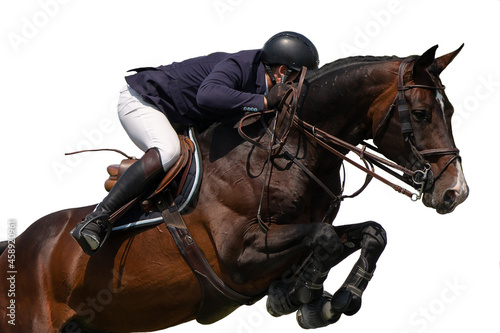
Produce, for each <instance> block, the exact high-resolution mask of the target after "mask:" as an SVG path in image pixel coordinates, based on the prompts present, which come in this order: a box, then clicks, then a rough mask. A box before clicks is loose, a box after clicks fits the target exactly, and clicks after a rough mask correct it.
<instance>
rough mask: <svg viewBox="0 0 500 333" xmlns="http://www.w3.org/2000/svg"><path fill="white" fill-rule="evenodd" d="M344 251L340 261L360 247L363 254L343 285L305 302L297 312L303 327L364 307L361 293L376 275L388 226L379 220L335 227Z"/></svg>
mask: <svg viewBox="0 0 500 333" xmlns="http://www.w3.org/2000/svg"><path fill="white" fill-rule="evenodd" d="M335 230H336V232H337V233H338V234H339V236H340V239H341V241H342V244H343V245H344V251H343V253H342V255H341V256H339V257H338V260H339V262H340V261H342V260H343V259H345V258H346V257H347V256H349V255H350V254H352V253H353V252H354V251H356V250H358V249H361V254H360V257H359V259H358V261H357V262H356V264H355V265H354V267H353V269H352V270H351V273H350V274H349V275H348V277H347V279H346V280H345V282H344V283H343V284H342V286H341V287H340V289H339V290H338V291H337V292H336V293H335V294H334V295H333V296H331V295H329V294H327V293H325V294H323V296H322V297H320V298H319V299H317V300H315V301H314V302H312V303H310V304H307V305H305V306H303V307H302V308H301V309H300V310H299V313H298V320H299V324H300V325H301V326H302V327H303V328H317V327H321V326H326V325H328V324H331V323H333V322H335V321H337V320H338V319H339V318H340V315H341V314H346V315H349V316H350V315H353V314H355V313H357V312H358V311H359V309H360V308H361V297H362V294H363V292H364V290H365V289H366V287H367V285H368V282H369V281H370V280H371V278H372V276H373V272H374V271H375V267H376V263H377V260H378V259H379V257H380V255H381V254H382V252H383V250H384V248H385V246H386V244H387V237H386V233H385V230H384V229H383V228H382V226H380V225H379V224H378V223H376V222H365V223H361V224H356V225H348V226H341V227H337V228H335Z"/></svg>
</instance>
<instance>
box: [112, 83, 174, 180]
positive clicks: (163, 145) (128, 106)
mask: <svg viewBox="0 0 500 333" xmlns="http://www.w3.org/2000/svg"><path fill="white" fill-rule="evenodd" d="M118 117H119V118H120V122H121V123H122V126H123V128H124V129H125V131H126V132H127V134H128V136H129V137H130V139H132V141H133V142H134V143H135V145H136V146H137V147H139V149H141V150H142V151H144V152H145V151H147V150H148V149H151V148H156V149H158V152H159V153H160V158H161V163H162V165H163V169H164V170H165V171H168V170H169V169H170V168H171V167H172V166H173V165H174V164H175V162H176V161H177V159H178V158H179V155H180V151H181V148H180V144H179V138H178V136H177V133H176V132H175V130H174V129H173V127H172V125H171V124H170V122H169V121H168V119H167V117H166V116H165V115H164V114H163V113H161V112H160V111H159V110H158V109H157V108H156V107H155V106H154V105H152V104H149V103H147V102H145V101H144V100H143V99H142V97H141V96H140V95H139V94H138V93H137V92H136V91H135V90H133V89H132V88H130V87H129V86H128V85H126V86H125V87H123V88H122V90H121V91H120V97H119V99H118Z"/></svg>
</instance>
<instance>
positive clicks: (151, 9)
mask: <svg viewBox="0 0 500 333" xmlns="http://www.w3.org/2000/svg"><path fill="white" fill-rule="evenodd" d="M499 10H500V1H498V0H478V1H438V0H420V1H417V0H376V1H373V0H371V1H368V0H363V1H361V0H357V1H356V0H353V1H314V0H309V1H295V0H294V1H290V0H288V1H269V0H266V1H262V0H258V1H256V0H252V1H251V0H196V1H165V0H143V1H129V0H120V1H117V0H113V1H96V0H86V1H76V0H64V1H63V0H39V1H34V0H24V1H14V0H4V1H2V2H1V4H0V22H1V23H0V25H1V39H0V50H1V51H0V52H1V53H0V54H1V59H2V60H1V64H2V69H1V73H2V75H1V79H0V96H1V100H0V105H1V108H0V114H1V117H0V154H1V162H0V189H1V191H0V205H1V206H0V207H1V209H0V238H2V239H6V238H7V227H6V226H7V221H8V220H9V219H16V220H17V222H18V230H17V231H18V233H21V232H22V231H23V230H24V229H26V228H27V227H28V226H29V225H30V224H31V223H32V222H33V221H35V220H36V219H38V218H40V217H42V216H44V215H46V214H48V213H50V212H53V211H56V210H60V209H65V208H70V207H78V206H84V205H88V204H92V203H97V202H98V201H99V200H100V199H101V198H102V197H103V196H104V195H105V192H104V189H103V182H104V180H105V178H106V177H107V174H106V171H105V168H106V166H107V165H108V164H112V163H116V162H118V161H120V160H121V157H120V156H119V155H114V154H113V153H95V154H86V155H79V156H77V157H71V158H68V157H65V156H64V153H65V152H68V151H73V150H77V149H83V148H100V147H113V148H119V149H123V150H125V151H127V152H128V153H129V154H135V155H137V156H140V155H141V153H140V151H139V150H138V149H137V148H135V147H134V146H133V144H132V143H131V142H130V140H129V139H128V137H127V136H126V134H125V132H124V131H123V129H122V128H121V126H120V124H119V122H118V118H117V116H116V112H115V108H116V100H117V94H118V90H119V89H120V88H121V86H122V85H123V83H124V81H123V76H124V75H125V71H126V70H128V69H130V68H136V67H143V66H158V65H161V64H168V63H171V62H173V61H181V60H183V59H186V58H189V57H194V56H198V55H204V54H208V53H210V52H214V51H228V52H235V51H239V50H242V49H253V48H259V47H261V46H262V44H263V43H264V42H265V41H266V40H267V38H269V37H270V36H271V35H273V34H274V33H276V32H279V31H282V30H294V31H298V32H301V33H303V34H305V35H306V36H308V37H309V38H310V39H311V40H312V41H313V42H314V43H315V44H316V46H317V48H318V50H319V53H320V57H321V64H325V63H328V62H331V61H334V60H336V59H338V58H343V57H346V56H350V55H398V56H408V55H413V54H421V53H423V52H424V51H426V50H427V49H428V48H430V47H431V46H433V45H435V44H439V46H440V47H439V49H438V52H437V53H438V55H442V54H445V53H448V52H451V51H453V50H455V49H456V48H458V47H459V46H460V45H461V44H462V43H465V48H464V49H463V51H462V52H461V54H460V55H459V56H458V57H457V58H456V59H455V61H454V62H453V63H452V64H451V65H450V66H449V67H448V69H447V70H446V71H445V72H443V74H442V81H443V83H444V84H445V85H446V87H447V89H446V93H447V95H448V98H449V99H450V101H451V102H452V103H453V104H454V106H455V109H456V114H455V119H454V125H455V126H454V135H455V140H456V142H457V145H458V147H459V148H460V149H461V155H462V157H463V166H464V171H465V176H466V178H467V181H468V184H469V186H470V190H471V192H470V196H469V199H468V200H467V201H466V202H465V203H464V204H463V205H462V206H460V207H458V208H457V209H456V211H455V212H454V213H452V214H450V215H446V216H440V215H438V214H437V213H435V212H434V211H433V210H431V209H429V208H425V207H424V206H423V205H422V204H421V203H412V202H411V201H409V200H408V199H407V198H406V197H403V196H401V195H398V194H397V193H395V192H393V191H392V190H391V189H389V188H387V187H384V186H382V185H380V184H376V183H375V182H376V181H374V182H373V184H372V185H371V186H370V187H369V189H368V190H367V191H366V192H365V193H363V194H362V195H361V196H360V197H358V198H357V199H354V200H351V201H347V202H345V203H344V204H343V208H342V209H341V213H340V215H339V216H338V218H337V220H336V221H335V223H336V224H347V223H356V222H362V221H366V220H375V221H377V222H379V223H381V224H382V225H383V226H384V227H385V229H386V230H387V233H388V237H389V244H388V246H387V248H386V250H385V252H384V254H383V255H382V257H381V259H380V261H379V265H378V268H377V271H376V274H375V276H374V279H373V281H372V282H371V283H370V285H369V287H368V289H367V291H366V292H365V295H364V298H363V302H364V303H363V307H362V309H361V311H360V312H359V313H358V314H357V315H356V316H354V317H343V318H342V319H341V320H340V321H339V322H338V323H337V324H335V325H334V326H330V327H328V328H326V329H320V330H318V332H327V331H330V330H332V331H333V330H334V331H336V332H360V331H362V330H370V331H373V332H384V333H422V332H428V333H430V332H471V331H474V332H488V333H490V332H499V331H500V323H499V318H498V314H499V310H500V305H499V296H500V287H499V283H500V267H499V264H500V251H499V243H500V242H499V240H498V239H499V234H500V227H499V218H498V209H497V206H496V205H497V204H498V203H497V202H498V200H497V198H498V193H497V192H498V191H497V188H498V186H497V184H498V180H497V178H498V168H497V167H498V162H499V158H498V144H497V143H496V141H495V139H496V137H497V135H496V134H497V133H498V126H499V124H500V117H499V109H498V106H499V102H500V100H499V92H500V68H499V66H498V61H499V57H498V51H499V45H498V43H499V42H498V32H499V31H500V24H499V21H500V20H499V19H498V18H499ZM348 179H349V183H348V186H349V188H350V189H354V188H355V187H356V185H358V184H360V183H361V182H362V179H363V178H362V175H361V174H360V173H358V172H357V171H354V170H352V169H349V178H348ZM242 200H244V198H242ZM2 225H3V226H5V227H4V228H2V227H1V226H2ZM356 257H357V254H356V255H354V256H353V257H352V258H350V260H347V261H346V262H344V263H342V264H341V265H339V266H338V267H336V268H334V269H333V270H332V271H331V273H330V276H329V278H328V280H327V283H326V289H327V290H329V291H330V292H335V290H336V289H337V288H338V287H339V286H340V285H341V283H342V282H343V280H344V279H345V277H346V276H347V274H348V272H349V270H350V268H351V267H352V264H353V263H354V261H355V260H356ZM168 315H169V314H168V313H165V316H168ZM0 320H3V319H2V318H0ZM188 330H196V331H197V332H201V333H209V332H218V333H220V332H244V333H250V332H259V333H260V332H279V331H287V332H302V330H301V329H300V328H299V327H298V325H297V324H296V322H295V318H294V315H290V316H285V317H282V318H278V319H276V318H273V317H271V316H270V315H268V314H267V313H266V311H265V300H264V301H261V302H259V303H257V304H256V305H254V306H252V307H242V308H240V309H238V310H237V311H236V312H234V313H233V314H231V315H230V316H229V317H227V318H225V319H223V320H222V321H220V322H218V323H216V324H213V325H209V326H202V325H200V324H197V323H196V322H192V323H188V324H184V325H181V326H178V327H175V328H172V329H170V330H169V332H188Z"/></svg>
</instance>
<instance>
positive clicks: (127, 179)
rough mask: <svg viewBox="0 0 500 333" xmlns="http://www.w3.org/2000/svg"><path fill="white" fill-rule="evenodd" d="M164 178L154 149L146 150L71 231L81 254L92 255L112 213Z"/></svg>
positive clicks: (97, 247) (99, 242)
mask: <svg viewBox="0 0 500 333" xmlns="http://www.w3.org/2000/svg"><path fill="white" fill-rule="evenodd" d="M164 175H165V171H164V170H163V166H162V163H161V160H160V155H159V153H158V151H157V150H156V149H149V150H148V151H147V152H146V153H145V154H144V156H143V157H142V158H141V159H140V160H138V161H137V162H135V163H134V164H132V165H131V166H130V167H129V168H128V169H127V171H126V172H125V173H124V174H123V176H121V177H120V179H118V181H117V182H116V184H115V185H114V186H113V188H112V189H111V191H110V192H109V194H108V195H107V196H106V197H105V198H104V200H103V201H102V202H101V203H100V204H99V205H98V206H97V208H96V209H95V211H94V212H92V213H90V214H89V215H87V216H86V217H85V218H84V219H83V221H82V222H80V223H78V224H77V226H76V227H75V228H74V229H73V230H72V231H71V236H72V237H73V238H74V239H75V240H76V241H77V242H78V244H80V246H81V247H82V249H83V251H84V252H85V253H86V254H88V255H92V254H94V253H95V252H96V251H97V250H98V249H99V247H100V246H101V245H102V242H103V241H104V239H105V236H106V231H107V229H109V230H110V228H111V225H110V223H109V217H110V216H111V214H113V213H114V212H115V211H117V210H118V209H120V208H121V207H122V206H124V205H125V204H127V203H128V202H129V201H131V200H133V199H135V198H136V197H137V196H139V195H141V194H143V193H145V192H146V191H148V190H150V189H151V188H152V186H153V185H155V184H156V183H157V182H158V181H160V178H161V177H163V176H164Z"/></svg>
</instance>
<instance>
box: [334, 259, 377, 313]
mask: <svg viewBox="0 0 500 333" xmlns="http://www.w3.org/2000/svg"><path fill="white" fill-rule="evenodd" d="M365 267H367V264H366V259H364V258H363V257H361V258H360V259H359V260H358V262H357V263H356V265H354V268H353V269H352V271H351V273H350V274H349V276H348V277H347V279H346V281H345V282H344V284H343V285H342V287H340V289H339V290H338V291H337V292H336V293H335V294H334V295H333V297H332V310H333V311H334V312H338V313H344V314H346V315H348V316H352V315H354V314H355V313H357V312H358V311H359V309H360V308H361V297H362V295H363V292H364V291H365V289H366V287H367V285H368V282H369V281H370V280H371V278H372V276H373V272H371V273H369V272H367V271H366V270H365V269H366V268H365Z"/></svg>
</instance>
